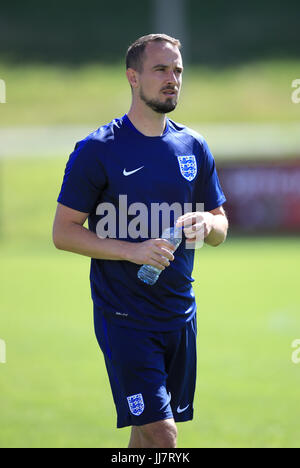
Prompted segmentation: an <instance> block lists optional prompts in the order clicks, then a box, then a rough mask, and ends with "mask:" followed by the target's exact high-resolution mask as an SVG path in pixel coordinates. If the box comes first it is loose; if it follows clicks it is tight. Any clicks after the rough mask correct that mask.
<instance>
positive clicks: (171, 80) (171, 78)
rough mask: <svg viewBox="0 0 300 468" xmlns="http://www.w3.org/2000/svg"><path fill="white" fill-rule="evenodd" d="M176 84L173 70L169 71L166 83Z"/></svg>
mask: <svg viewBox="0 0 300 468" xmlns="http://www.w3.org/2000/svg"><path fill="white" fill-rule="evenodd" d="M177 82H178V80H177V76H176V73H175V72H174V70H170V71H169V74H168V77H167V83H168V84H177Z"/></svg>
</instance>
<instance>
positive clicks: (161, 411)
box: [94, 307, 197, 428]
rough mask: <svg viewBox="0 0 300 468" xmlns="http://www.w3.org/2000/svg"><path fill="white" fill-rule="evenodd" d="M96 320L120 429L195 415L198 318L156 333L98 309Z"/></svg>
mask: <svg viewBox="0 0 300 468" xmlns="http://www.w3.org/2000/svg"><path fill="white" fill-rule="evenodd" d="M94 324H95V333H96V337H97V340H98V343H99V345H100V348H101V350H102V352H103V354H104V359H105V364H106V368H107V372H108V376H109V381H110V385H111V389H112V394H113V398H114V402H115V406H116V410H117V416H118V417H117V427H118V428H121V427H126V426H141V425H144V424H149V423H153V422H156V421H160V420H162V419H168V418H174V420H175V421H176V422H183V421H189V420H191V419H193V400H194V393H195V385H196V335H197V326H196V316H194V317H193V318H192V319H191V320H190V321H189V322H187V323H186V324H185V325H184V327H183V328H181V329H179V330H176V331H171V332H152V331H145V330H137V329H132V328H128V327H122V326H119V325H116V324H115V323H113V322H111V321H110V320H109V319H107V318H106V317H105V316H104V315H103V313H102V311H101V309H99V308H97V307H95V308H94Z"/></svg>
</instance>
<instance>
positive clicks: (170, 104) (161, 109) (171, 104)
mask: <svg viewBox="0 0 300 468" xmlns="http://www.w3.org/2000/svg"><path fill="white" fill-rule="evenodd" d="M140 98H141V99H142V101H144V103H145V104H146V105H147V106H148V107H150V109H152V110H153V111H154V112H157V113H158V114H168V113H169V112H172V111H173V110H174V109H175V108H176V106H177V98H167V99H166V100H165V101H164V102H162V101H159V100H158V99H148V98H147V97H146V96H145V94H144V92H143V89H142V88H141V89H140Z"/></svg>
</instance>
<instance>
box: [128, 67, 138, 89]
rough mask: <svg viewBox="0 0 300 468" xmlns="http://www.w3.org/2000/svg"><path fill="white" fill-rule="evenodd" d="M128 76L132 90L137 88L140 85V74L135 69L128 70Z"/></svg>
mask: <svg viewBox="0 0 300 468" xmlns="http://www.w3.org/2000/svg"><path fill="white" fill-rule="evenodd" d="M126 76H127V79H128V81H129V84H130V86H131V87H132V88H137V87H138V85H139V77H138V72H137V71H136V70H134V69H133V68H128V69H127V70H126Z"/></svg>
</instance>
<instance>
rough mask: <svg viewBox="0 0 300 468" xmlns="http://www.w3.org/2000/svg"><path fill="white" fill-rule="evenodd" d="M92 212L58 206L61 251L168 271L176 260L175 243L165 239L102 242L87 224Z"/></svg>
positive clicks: (56, 229) (55, 235)
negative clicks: (174, 254) (167, 267)
mask: <svg viewBox="0 0 300 468" xmlns="http://www.w3.org/2000/svg"><path fill="white" fill-rule="evenodd" d="M88 215H89V214H88V213H82V212H81V211H77V210H73V209H72V208H69V207H67V206H64V205H61V204H60V203H59V204H58V206H57V210H56V215H55V219H54V224H53V242H54V245H55V247H56V248H57V249H60V250H66V251H68V252H73V253H77V254H80V255H84V256H87V257H90V258H95V259H103V260H127V261H130V262H132V263H136V264H138V265H143V264H144V263H146V264H149V265H153V266H156V267H157V268H159V269H161V270H164V269H165V267H166V266H169V264H170V263H169V261H173V260H174V256H173V254H172V253H171V252H170V250H174V247H173V246H172V244H170V243H169V242H168V241H166V240H165V239H150V240H147V241H144V242H138V243H132V242H127V241H122V240H118V239H109V238H106V239H100V238H99V237H98V236H97V234H95V233H94V232H92V231H89V230H88V229H86V228H85V227H84V226H83V225H84V223H85V221H86V219H87V217H88Z"/></svg>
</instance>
